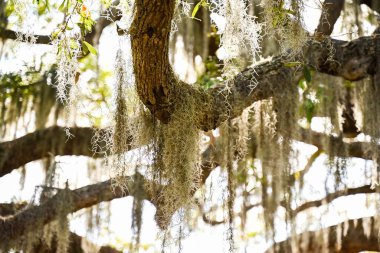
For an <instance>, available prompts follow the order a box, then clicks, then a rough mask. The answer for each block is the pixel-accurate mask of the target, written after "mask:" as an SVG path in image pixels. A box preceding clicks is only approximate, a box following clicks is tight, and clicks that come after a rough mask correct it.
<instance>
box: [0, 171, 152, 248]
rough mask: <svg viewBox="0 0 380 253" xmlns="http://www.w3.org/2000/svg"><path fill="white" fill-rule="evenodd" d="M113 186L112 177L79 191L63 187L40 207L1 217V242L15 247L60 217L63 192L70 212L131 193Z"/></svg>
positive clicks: (147, 197) (130, 181)
mask: <svg viewBox="0 0 380 253" xmlns="http://www.w3.org/2000/svg"><path fill="white" fill-rule="evenodd" d="M125 180H126V182H127V183H129V184H132V182H133V178H132V177H126V178H125ZM111 186H112V182H111V180H108V181H105V182H101V183H98V184H94V185H89V186H85V187H82V188H79V189H76V190H69V189H66V190H62V191H59V192H58V193H57V194H56V195H55V196H54V197H52V198H50V199H48V200H46V201H45V202H43V203H42V204H40V205H38V206H32V207H30V208H28V209H25V210H23V211H21V212H19V213H17V214H16V215H13V216H10V217H7V218H2V217H0V241H1V242H2V244H1V246H0V247H2V248H5V249H7V248H8V247H12V243H14V242H15V241H17V238H20V237H22V236H23V235H25V234H26V233H28V232H31V231H33V230H34V229H36V228H38V225H39V224H40V225H45V224H47V223H49V222H51V221H53V220H54V219H56V218H57V216H58V215H60V207H61V206H62V201H63V199H62V196H63V193H65V194H67V195H65V196H68V197H69V199H70V205H69V206H67V212H68V213H72V212H76V211H78V210H80V209H83V208H86V207H90V206H92V205H95V204H98V203H100V202H102V201H110V200H112V199H116V198H121V197H125V196H129V195H130V192H129V191H128V190H124V191H123V190H122V189H120V188H117V187H116V188H113V189H112V187H111ZM149 198H150V197H149V195H145V197H144V199H149ZM66 204H68V203H66Z"/></svg>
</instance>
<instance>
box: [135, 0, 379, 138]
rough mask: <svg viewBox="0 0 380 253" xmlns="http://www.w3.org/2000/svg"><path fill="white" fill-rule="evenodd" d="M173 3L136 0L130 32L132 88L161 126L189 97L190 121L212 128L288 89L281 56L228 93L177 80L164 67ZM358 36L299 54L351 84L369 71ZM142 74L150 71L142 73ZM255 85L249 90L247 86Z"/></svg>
mask: <svg viewBox="0 0 380 253" xmlns="http://www.w3.org/2000/svg"><path fill="white" fill-rule="evenodd" d="M174 7H175V1H174V0H167V1H157V0H156V1H143V0H138V1H136V11H135V15H134V20H133V23H132V25H131V28H130V31H129V32H130V34H131V42H132V56H133V63H134V72H135V76H136V88H137V92H138V95H139V97H140V99H141V101H142V102H143V103H144V104H145V105H146V106H147V107H148V108H149V109H150V111H151V112H152V113H153V115H154V116H155V117H156V118H157V119H159V120H160V121H162V122H164V123H168V122H169V121H170V118H171V115H172V114H173V112H174V109H175V108H176V107H177V105H176V103H178V101H180V100H178V99H177V98H178V97H180V96H181V95H182V94H190V95H191V96H192V97H194V98H195V100H196V101H199V110H198V111H199V113H198V116H197V119H195V122H196V124H197V127H198V128H199V129H202V130H204V131H207V130H210V129H214V128H216V127H218V126H219V125H220V124H222V123H223V122H225V121H226V120H227V119H230V118H235V117H237V116H239V115H240V114H241V113H242V111H243V109H245V108H246V107H248V106H249V105H251V104H252V103H253V102H256V101H259V100H262V99H265V98H268V97H270V96H273V95H275V94H276V93H277V92H281V91H283V90H285V89H287V88H288V87H289V85H292V83H291V81H290V80H291V78H290V77H292V76H293V75H295V74H296V70H295V69H294V68H289V67H287V66H285V64H284V63H286V61H287V59H286V56H283V57H277V58H274V59H273V60H271V61H269V62H267V63H263V64H260V65H258V66H255V67H253V68H249V69H246V70H244V71H243V72H242V73H240V74H239V75H237V76H236V78H235V79H234V80H233V83H232V86H231V88H229V89H225V86H223V87H215V88H212V89H209V90H207V91H203V90H200V89H196V88H194V87H193V86H190V85H188V84H185V83H183V82H180V81H178V80H177V79H176V77H175V75H174V73H173V71H172V68H171V66H170V63H169V56H168V51H169V50H168V48H169V35H170V31H171V22H172V17H173V12H174ZM376 40H377V38H373V37H362V38H360V39H357V40H354V41H351V42H346V41H338V40H326V41H323V42H319V41H312V40H311V41H310V42H309V43H307V46H306V47H305V48H304V50H303V55H304V56H302V57H301V56H299V59H300V61H301V62H305V63H307V64H309V65H311V66H312V67H314V68H315V69H316V70H317V71H319V72H323V73H328V74H332V75H336V76H342V77H343V78H345V79H347V80H350V81H355V80H360V79H362V78H364V77H366V76H368V75H369V74H373V73H374V71H375V70H374V68H373V65H374V62H375V54H374V53H375V41H376ZM147 73H149V74H148V75H147ZM253 82H255V83H257V86H256V88H255V89H253V90H252V88H251V87H252V83H253Z"/></svg>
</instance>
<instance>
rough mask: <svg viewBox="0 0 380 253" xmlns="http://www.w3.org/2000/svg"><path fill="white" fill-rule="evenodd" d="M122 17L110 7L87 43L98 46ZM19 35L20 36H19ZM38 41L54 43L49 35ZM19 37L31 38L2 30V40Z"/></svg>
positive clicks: (38, 42) (97, 23) (0, 31)
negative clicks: (108, 30)
mask: <svg viewBox="0 0 380 253" xmlns="http://www.w3.org/2000/svg"><path fill="white" fill-rule="evenodd" d="M118 4H119V0H117V1H115V2H113V3H112V5H111V6H117V5H118ZM120 18H121V15H120V12H119V10H118V9H117V8H115V7H110V8H109V9H108V10H107V11H105V12H103V13H101V14H100V18H99V19H97V20H96V25H95V27H94V28H93V30H92V31H91V32H90V33H88V34H86V36H85V38H84V39H85V41H87V42H88V43H90V44H92V45H98V43H99V39H100V36H101V34H102V32H103V30H104V28H106V27H107V26H109V25H110V24H112V23H113V22H115V21H118V20H120ZM17 34H18V35H19V36H17ZM34 36H35V37H36V38H37V40H36V41H35V43H36V44H50V43H51V42H52V40H51V37H50V36H49V35H34ZM17 37H22V38H29V36H26V35H25V34H23V33H18V32H16V31H13V30H9V29H0V38H2V39H11V40H16V39H17ZM25 42H30V40H27V41H25Z"/></svg>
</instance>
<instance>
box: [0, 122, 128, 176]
mask: <svg viewBox="0 0 380 253" xmlns="http://www.w3.org/2000/svg"><path fill="white" fill-rule="evenodd" d="M96 131H97V130H96V129H94V128H90V127H75V128H71V129H70V133H71V134H72V135H73V137H71V138H69V137H68V136H67V135H66V133H65V131H64V128H63V127H59V126H53V127H49V128H46V129H41V130H37V131H35V132H33V133H29V134H26V135H24V136H22V137H20V138H18V139H15V140H12V141H6V142H2V143H0V176H4V175H6V174H8V173H10V172H12V171H13V170H14V169H17V168H19V167H20V166H22V165H25V164H26V163H28V162H31V161H35V160H39V159H42V158H46V157H49V156H51V155H83V156H89V157H94V158H96V157H102V156H103V155H104V154H101V153H97V152H95V153H94V150H92V142H91V141H92V138H93V136H94V134H95V132H96ZM101 131H103V130H101ZM97 144H98V145H99V146H104V145H105V143H103V144H102V143H97ZM129 148H130V147H129ZM95 151H96V150H95Z"/></svg>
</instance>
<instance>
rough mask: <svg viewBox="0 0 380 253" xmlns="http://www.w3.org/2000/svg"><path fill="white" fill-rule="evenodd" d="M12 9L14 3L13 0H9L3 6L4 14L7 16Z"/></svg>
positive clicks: (13, 8) (13, 9)
mask: <svg viewBox="0 0 380 253" xmlns="http://www.w3.org/2000/svg"><path fill="white" fill-rule="evenodd" d="M14 11H15V3H14V1H13V0H11V1H9V2H8V3H7V6H6V7H5V15H6V16H7V17H9V16H10V15H11V14H12V13H13V12H14Z"/></svg>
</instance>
